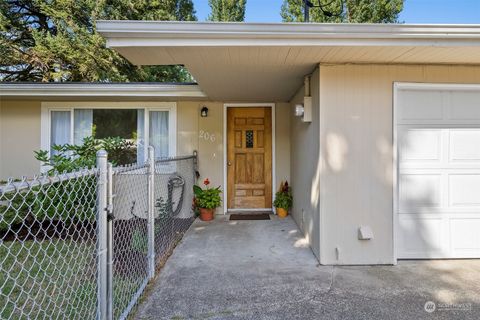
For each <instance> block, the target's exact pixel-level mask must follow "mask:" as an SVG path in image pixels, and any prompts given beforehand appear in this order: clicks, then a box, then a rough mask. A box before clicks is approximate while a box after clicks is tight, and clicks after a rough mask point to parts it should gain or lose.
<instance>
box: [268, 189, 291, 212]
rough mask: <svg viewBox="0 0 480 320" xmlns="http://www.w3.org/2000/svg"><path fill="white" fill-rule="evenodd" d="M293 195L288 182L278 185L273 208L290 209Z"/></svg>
mask: <svg viewBox="0 0 480 320" xmlns="http://www.w3.org/2000/svg"><path fill="white" fill-rule="evenodd" d="M292 203H293V197H292V188H290V187H289V186H288V182H285V183H283V182H282V184H281V185H280V190H279V191H278V192H277V193H276V194H275V200H274V201H273V206H274V207H275V208H282V209H286V210H288V209H290V208H291V207H292Z"/></svg>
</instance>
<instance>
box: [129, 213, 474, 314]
mask: <svg viewBox="0 0 480 320" xmlns="http://www.w3.org/2000/svg"><path fill="white" fill-rule="evenodd" d="M427 301H433V302H435V304H436V305H435V307H436V310H435V311H434V312H432V313H428V312H426V311H425V308H424V306H425V303H426V302H427ZM448 304H454V305H448ZM448 307H450V308H452V307H454V308H457V309H461V310H447V308H448ZM136 319H369V320H370V319H389V320H391V319H480V261H479V260H456V261H445V260H442V261H417V262H415V261H405V262H401V263H400V264H399V265H398V266H362V267H332V266H319V265H318V262H317V260H316V259H315V257H314V256H313V254H312V252H311V251H310V249H309V248H308V246H307V244H306V241H305V239H304V238H303V237H302V236H301V234H300V231H299V230H298V228H297V227H296V225H295V223H294V222H293V220H291V219H290V218H287V219H284V220H279V219H277V218H276V217H273V220H270V221H228V217H220V218H218V217H217V219H216V220H215V221H214V222H212V223H205V222H201V221H198V220H197V221H195V223H194V224H193V226H192V227H191V228H190V230H189V231H188V232H187V234H186V235H185V237H184V239H183V241H182V242H181V243H180V244H179V246H178V247H177V248H176V249H175V252H174V253H173V255H172V256H171V257H170V259H169V260H168V262H167V263H166V265H165V267H164V269H163V270H162V271H161V273H160V275H159V276H158V278H157V279H156V281H155V283H154V284H153V286H152V287H151V289H150V292H149V293H147V297H146V298H145V299H143V302H142V303H141V305H140V306H139V309H138V311H137V313H136Z"/></svg>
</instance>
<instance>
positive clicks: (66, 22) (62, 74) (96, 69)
mask: <svg viewBox="0 0 480 320" xmlns="http://www.w3.org/2000/svg"><path fill="white" fill-rule="evenodd" d="M98 19H135V20H140V19H144V20H195V19H196V17H195V11H194V9H193V3H192V0H156V1H155V0H48V1H47V0H3V1H1V2H0V80H3V81H44V82H46V81H102V82H114V81H120V82H123V81H171V82H180V81H189V80H191V77H190V75H189V74H188V72H186V70H185V69H184V68H182V67H181V66H149V67H141V68H139V67H136V66H133V65H132V64H131V63H130V62H128V61H127V60H126V59H124V58H122V57H121V56H120V55H119V54H117V53H116V52H115V51H114V50H111V49H108V48H106V47H105V39H104V38H103V37H102V36H101V35H100V34H98V33H97V32H96V30H95V21H96V20H98Z"/></svg>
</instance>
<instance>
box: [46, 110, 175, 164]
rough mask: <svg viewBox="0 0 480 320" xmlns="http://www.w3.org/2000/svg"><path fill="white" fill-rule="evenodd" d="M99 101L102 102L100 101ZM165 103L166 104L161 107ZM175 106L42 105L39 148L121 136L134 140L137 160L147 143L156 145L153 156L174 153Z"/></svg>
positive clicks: (139, 158) (164, 155)
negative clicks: (92, 106) (87, 139)
mask: <svg viewBox="0 0 480 320" xmlns="http://www.w3.org/2000/svg"><path fill="white" fill-rule="evenodd" d="M100 104H101V103H100ZM164 105H165V106H164ZM175 117H176V108H175V106H174V104H172V103H169V104H168V106H166V103H164V104H163V105H162V106H159V107H156V106H155V107H153V106H152V107H149V108H141V109H139V108H131V107H130V108H127V107H125V108H121V109H120V108H112V107H110V106H107V107H97V108H91V107H90V108H89V107H84V106H81V107H70V108H65V107H64V106H62V105H61V103H45V105H42V149H45V150H49V151H50V153H51V154H52V153H53V152H54V151H53V150H52V149H51V147H52V146H53V145H61V144H66V143H73V144H81V143H82V142H83V139H84V138H86V137H89V136H92V135H93V136H95V138H97V139H104V138H107V137H121V138H124V139H127V140H131V141H135V142H136V146H137V149H136V154H137V162H139V163H142V162H144V161H145V159H146V153H147V148H145V146H146V145H151V146H153V147H154V148H155V158H165V157H171V156H174V155H175V144H176V139H175V135H176V132H175V130H176V125H175V124H176V119H175Z"/></svg>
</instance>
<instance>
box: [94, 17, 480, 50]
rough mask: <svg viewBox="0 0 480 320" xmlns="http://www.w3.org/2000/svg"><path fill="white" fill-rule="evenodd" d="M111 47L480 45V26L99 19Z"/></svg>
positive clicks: (98, 23) (100, 29)
mask: <svg viewBox="0 0 480 320" xmlns="http://www.w3.org/2000/svg"><path fill="white" fill-rule="evenodd" d="M97 30H98V32H100V34H102V35H103V36H104V37H105V38H107V40H108V41H107V42H108V45H109V46H110V47H131V46H242V45H260V46H277V45H290V46H307V45H309V46H316V45H322V46H378V45H389V46H406V45H414V46H446V45H447V46H480V25H408V24H323V23H212V22H171V21H128V20H122V21H118V20H117V21H114V20H112V21H110V20H100V21H97Z"/></svg>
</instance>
